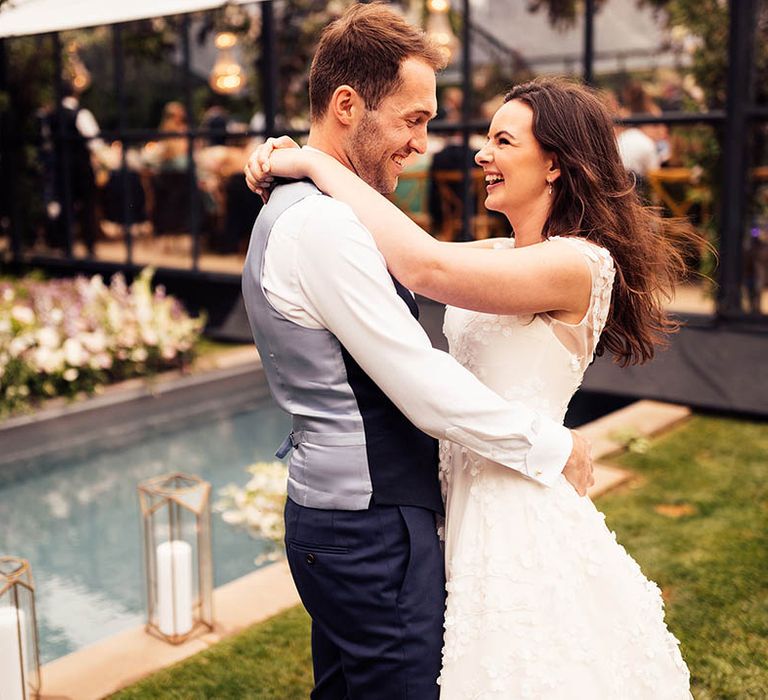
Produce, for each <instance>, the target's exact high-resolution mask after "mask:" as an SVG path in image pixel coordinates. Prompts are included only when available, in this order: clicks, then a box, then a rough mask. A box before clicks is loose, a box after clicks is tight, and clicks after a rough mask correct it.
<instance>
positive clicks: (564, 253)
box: [251, 80, 691, 700]
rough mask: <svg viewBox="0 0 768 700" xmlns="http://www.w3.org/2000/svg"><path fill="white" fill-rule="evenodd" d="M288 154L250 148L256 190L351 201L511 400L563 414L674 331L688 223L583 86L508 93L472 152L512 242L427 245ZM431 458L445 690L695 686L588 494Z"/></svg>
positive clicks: (319, 169)
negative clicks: (673, 215) (646, 196)
mask: <svg viewBox="0 0 768 700" xmlns="http://www.w3.org/2000/svg"><path fill="white" fill-rule="evenodd" d="M282 145H294V146H295V144H293V142H290V141H289V140H284V139H280V140H278V141H277V142H275V141H274V140H270V142H268V143H267V144H266V145H265V146H262V148H261V149H260V151H259V152H257V154H256V157H255V158H252V159H251V164H254V163H258V164H259V167H257V168H256V174H255V175H253V176H252V177H251V181H252V184H253V182H254V181H255V182H256V186H257V188H261V187H264V186H266V185H267V183H268V181H269V178H270V174H271V175H275V176H284V177H292V178H296V177H310V178H311V179H312V180H314V181H315V183H316V184H317V185H318V187H319V188H320V189H321V190H323V191H324V192H327V193H328V194H330V195H331V196H332V197H334V198H336V199H339V200H341V201H343V202H345V203H347V204H348V205H349V206H351V207H352V209H353V210H354V211H355V213H356V214H357V216H358V217H359V218H360V220H361V221H362V222H363V224H364V225H365V226H366V227H367V228H368V229H369V230H370V232H371V233H372V235H373V236H374V238H375V239H376V244H377V245H378V247H379V249H380V250H381V252H382V253H383V255H384V257H385V258H386V261H387V265H388V267H389V269H390V271H391V272H392V274H393V275H394V276H395V277H396V278H397V279H398V280H400V281H401V282H402V283H403V284H404V285H405V286H406V287H408V288H410V289H411V290H413V291H414V292H418V293H420V294H422V295H424V296H427V297H430V298H432V299H436V300H438V301H441V302H444V303H446V304H448V305H449V306H448V308H447V310H446V315H445V326H444V331H445V334H446V336H447V338H448V341H449V345H450V352H451V354H452V355H453V356H454V357H456V359H457V360H458V361H459V362H461V363H462V364H463V365H464V366H465V367H467V368H468V369H469V370H471V371H472V372H473V373H475V374H476V375H477V376H478V377H479V378H480V379H481V380H482V381H483V382H485V383H486V384H487V385H488V386H489V387H491V388H492V389H493V390H495V391H496V392H497V393H498V394H500V395H501V396H503V397H505V398H507V399H510V400H520V401H522V402H524V403H525V404H526V405H527V406H528V407H529V408H532V409H537V410H539V411H542V412H545V413H547V414H548V415H550V416H551V417H552V418H555V419H557V420H559V421H562V419H563V417H564V415H565V412H566V408H567V406H568V402H569V401H570V399H571V397H572V396H573V394H574V393H575V391H576V390H577V389H578V387H579V385H580V384H581V381H582V377H583V375H584V372H585V370H586V369H587V367H588V366H589V364H590V362H591V361H592V359H593V357H594V356H595V355H600V354H602V353H603V352H609V353H611V354H612V355H613V357H614V358H615V360H616V361H617V362H619V363H620V364H622V365H628V364H630V363H638V362H644V361H646V360H648V359H650V358H651V357H653V354H654V347H655V346H656V345H657V344H659V343H661V342H663V339H664V335H665V334H666V333H668V332H670V331H672V330H673V324H672V322H671V321H670V320H669V319H668V318H667V317H666V315H665V313H664V309H663V307H662V297H663V295H664V294H665V293H668V292H669V291H671V288H672V285H673V284H674V283H675V280H676V278H677V276H678V274H679V273H680V272H681V271H682V269H683V262H682V259H681V256H680V255H679V253H678V252H677V251H676V250H675V249H674V248H673V247H672V245H671V244H670V243H669V235H668V234H669V233H675V232H677V233H680V232H681V225H680V224H675V223H673V222H670V221H665V220H662V219H660V218H659V217H657V216H656V215H655V214H654V213H653V212H652V211H650V210H648V209H646V208H644V207H643V206H641V204H640V203H639V200H638V198H637V195H636V193H635V191H634V188H633V187H632V186H631V184H630V182H629V180H628V178H627V175H626V174H625V172H624V169H623V167H622V164H621V161H620V159H619V154H618V150H617V145H616V140H615V137H614V134H613V129H612V123H611V119H610V116H609V114H608V113H607V111H606V110H605V109H604V108H603V106H602V105H601V103H600V102H599V100H598V99H597V98H596V97H595V96H594V95H593V94H592V93H591V92H590V91H588V90H587V89H585V88H583V87H580V86H577V85H575V84H572V83H567V82H564V81H559V80H537V81H533V82H530V83H526V84H523V85H519V86H517V87H515V88H514V89H512V91H511V92H509V93H508V94H507V95H506V96H505V103H504V105H503V106H502V107H501V108H500V109H499V110H498V112H496V114H495V116H494V117H493V120H492V122H491V127H490V131H489V134H488V140H487V143H486V144H485V146H484V147H483V148H482V150H481V151H480V152H479V153H478V154H477V157H476V161H477V163H478V164H479V165H481V166H482V167H483V169H484V171H485V181H486V186H487V199H486V207H487V208H488V209H491V210H494V211H498V212H501V213H503V214H504V215H506V217H507V218H508V219H509V221H510V223H511V225H512V228H513V230H514V238H509V239H496V240H485V241H477V242H473V243H460V244H457V243H445V242H439V241H436V240H435V239H434V238H432V237H431V236H430V235H429V234H428V233H426V232H425V231H423V230H422V229H420V228H419V227H418V226H417V225H416V224H414V223H413V222H412V221H411V220H410V219H408V218H407V217H406V216H405V215H404V214H402V213H401V212H400V211H399V210H398V209H397V208H396V207H395V206H394V205H393V204H391V203H390V202H388V201H387V200H386V199H385V198H384V197H383V196H381V195H379V194H378V193H376V192H375V191H374V190H373V189H372V188H370V187H369V186H368V185H366V184H365V183H364V182H363V181H362V180H360V179H359V178H358V177H357V176H356V175H354V174H353V173H352V172H351V171H349V170H347V169H346V168H345V167H344V166H343V165H341V164H340V163H339V162H338V161H336V160H335V159H333V158H331V157H330V156H327V155H325V154H323V153H321V152H319V151H314V150H311V149H301V150H297V149H293V148H280V149H279V150H273V148H274V147H275V146H282ZM259 168H260V169H259ZM267 171H269V173H270V174H267ZM440 452H441V460H440V475H441V482H442V487H443V493H444V497H445V502H446V522H445V529H444V533H445V555H446V579H447V584H446V588H447V593H448V596H447V603H446V612H445V636H444V649H443V666H442V673H441V676H440V681H439V682H440V684H441V698H442V699H443V700H470V699H472V698H476V699H478V700H480V699H482V700H494V699H502V698H504V699H507V698H509V699H512V698H514V699H517V698H532V699H534V700H545V699H550V698H551V699H555V698H557V699H563V700H565V699H566V698H567V699H569V700H571V699H578V700H581V699H587V698H589V699H590V700H596V699H605V700H617V699H619V698H621V699H622V700H628V699H629V698H643V699H646V700H664V699H675V700H676V699H678V698H690V697H691V695H690V690H689V673H688V669H687V667H686V665H685V663H684V661H683V659H682V656H681V654H680V651H679V649H678V642H677V640H676V639H675V637H673V636H672V634H671V633H670V632H669V631H668V630H667V627H666V625H665V623H664V611H663V603H662V599H661V595H660V591H659V589H658V587H657V586H656V585H655V584H654V583H652V582H651V581H649V580H647V579H646V578H645V577H644V576H643V574H642V573H641V571H640V568H639V567H638V565H637V564H636V563H635V561H634V560H633V559H632V558H631V557H630V556H629V555H628V554H627V553H626V551H625V550H624V548H623V547H622V546H621V545H620V544H618V543H617V542H616V539H615V535H614V534H613V533H612V532H610V531H609V530H608V528H607V527H606V526H605V523H604V516H603V515H602V514H601V513H600V512H599V511H597V510H596V509H595V507H594V505H593V504H592V502H591V501H590V500H589V499H588V498H583V497H580V496H578V494H577V493H576V491H574V489H573V488H572V487H571V486H570V485H569V484H568V483H567V482H566V481H565V479H564V477H562V476H561V477H560V480H559V481H558V482H557V483H556V484H555V486H554V487H553V488H545V487H542V486H541V485H540V484H538V483H536V482H534V481H531V480H528V479H526V478H525V477H523V476H522V475H520V474H519V473H517V472H515V471H513V470H510V469H505V468H503V467H500V466H498V465H496V464H495V463H494V462H492V461H489V460H487V459H483V458H480V457H479V456H477V455H476V454H474V453H472V452H471V451H469V450H467V449H466V448H464V447H461V446H459V445H456V444H452V443H449V442H443V443H442V444H441V449H440ZM577 601H578V604H577Z"/></svg>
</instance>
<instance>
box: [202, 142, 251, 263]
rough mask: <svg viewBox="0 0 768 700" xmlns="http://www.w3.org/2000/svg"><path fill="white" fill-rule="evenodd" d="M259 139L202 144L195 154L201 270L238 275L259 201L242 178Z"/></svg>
mask: <svg viewBox="0 0 768 700" xmlns="http://www.w3.org/2000/svg"><path fill="white" fill-rule="evenodd" d="M260 141H261V140H260V139H250V138H248V137H247V136H242V137H240V138H230V139H229V141H228V143H227V145H213V146H211V145H203V146H201V147H200V148H199V149H198V151H197V152H196V162H197V176H198V183H199V186H200V190H201V192H202V193H203V201H204V213H205V216H204V221H205V226H204V227H203V235H202V236H201V246H200V260H199V265H200V268H201V269H204V270H211V271H217V272H228V273H231V274H237V275H239V274H240V272H241V271H242V268H243V260H244V256H245V251H246V250H247V248H248V241H249V239H250V235H251V229H252V228H253V222H254V220H255V219H256V216H257V215H258V213H259V211H260V210H261V206H262V205H261V199H260V198H259V197H258V196H257V195H255V194H253V192H251V191H250V190H249V189H248V188H247V186H246V184H245V177H244V176H243V167H244V165H245V162H246V160H247V159H248V155H249V154H250V153H251V151H252V150H253V149H254V148H255V146H256V144H257V143H260Z"/></svg>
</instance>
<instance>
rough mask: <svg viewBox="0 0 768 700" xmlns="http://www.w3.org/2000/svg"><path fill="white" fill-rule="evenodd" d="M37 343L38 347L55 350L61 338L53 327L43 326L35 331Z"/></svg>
mask: <svg viewBox="0 0 768 700" xmlns="http://www.w3.org/2000/svg"><path fill="white" fill-rule="evenodd" d="M37 344H38V345H39V346H40V347H43V348H50V349H51V350H55V349H56V348H58V347H59V345H60V344H61V338H60V337H59V334H58V332H57V331H56V330H55V329H54V328H51V327H50V326H43V327H42V328H39V329H38V331H37Z"/></svg>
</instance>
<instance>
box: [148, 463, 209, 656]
mask: <svg viewBox="0 0 768 700" xmlns="http://www.w3.org/2000/svg"><path fill="white" fill-rule="evenodd" d="M138 492H139V503H140V505H141V520H142V532H143V544H144V574H145V584H146V596H147V622H146V630H147V632H148V633H150V634H152V635H154V636H156V637H158V638H160V639H163V640H164V641H167V642H170V643H171V644H182V643H183V642H185V641H186V640H188V639H189V638H191V637H193V636H196V635H197V634H199V633H204V632H206V631H210V630H212V629H213V560H212V552H211V505H210V496H211V485H210V484H209V483H208V482H207V481H204V480H203V479H201V478H199V477H197V476H191V475H189V474H184V473H181V472H174V473H170V474H164V475H162V476H158V477H154V478H152V479H148V480H147V481H144V482H142V483H141V484H139V486H138ZM190 530H191V532H190ZM190 535H191V536H190ZM187 556H189V562H187V561H186V558H187ZM186 578H190V580H189V582H187V581H185V579H186ZM187 583H189V585H190V586H191V591H190V592H189V595H188V596H187V591H185V588H186V585H187ZM187 597H189V604H190V606H191V609H190V611H189V612H190V614H191V619H190V620H188V622H189V629H184V627H186V626H187V624H186V623H187V619H186V616H187V612H188V611H187V610H186V609H180V608H186V604H185V603H186V598H187ZM169 605H170V611H169ZM169 614H170V617H169ZM163 621H165V624H164V622H163ZM169 622H170V624H169Z"/></svg>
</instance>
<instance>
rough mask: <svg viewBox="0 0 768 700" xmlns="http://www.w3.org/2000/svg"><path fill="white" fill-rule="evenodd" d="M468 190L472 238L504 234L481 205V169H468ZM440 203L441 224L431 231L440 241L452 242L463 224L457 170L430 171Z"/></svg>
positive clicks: (483, 204) (482, 184) (462, 205)
mask: <svg viewBox="0 0 768 700" xmlns="http://www.w3.org/2000/svg"><path fill="white" fill-rule="evenodd" d="M470 175H471V178H470V193H471V197H472V202H473V203H474V211H473V212H472V216H471V218H470V221H471V231H470V233H471V235H472V237H474V238H475V239H478V240H479V239H481V238H488V237H490V236H502V235H505V234H504V231H503V228H504V227H503V224H502V223H501V222H500V221H499V220H498V219H495V218H493V217H491V216H490V214H489V213H488V210H487V209H486V208H485V197H486V191H485V175H484V173H483V171H482V170H480V169H475V168H473V169H472V170H471V171H470ZM433 177H434V179H435V184H436V186H437V191H438V195H439V197H440V206H441V208H442V219H443V222H442V226H441V228H440V230H439V231H436V232H435V235H436V236H437V238H439V239H440V240H442V241H455V240H456V239H457V238H459V237H460V235H459V234H460V233H461V231H462V226H463V225H464V217H463V215H464V202H463V201H462V196H461V194H462V182H463V180H464V173H463V172H462V171H461V170H438V171H436V172H434V173H433Z"/></svg>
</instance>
